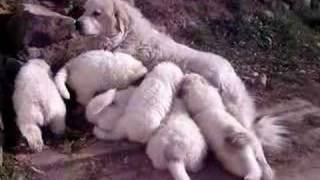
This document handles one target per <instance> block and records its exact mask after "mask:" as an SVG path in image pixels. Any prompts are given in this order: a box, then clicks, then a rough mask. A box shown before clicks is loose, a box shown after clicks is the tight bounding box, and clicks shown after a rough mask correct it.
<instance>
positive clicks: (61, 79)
mask: <svg viewBox="0 0 320 180" xmlns="http://www.w3.org/2000/svg"><path fill="white" fill-rule="evenodd" d="M67 79H68V70H67V68H66V66H64V67H62V68H61V69H60V70H59V71H58V72H57V74H56V76H55V78H54V81H55V83H56V86H57V88H58V91H59V92H60V94H61V96H62V97H63V98H65V99H70V93H69V91H68V89H67V86H66V81H67Z"/></svg>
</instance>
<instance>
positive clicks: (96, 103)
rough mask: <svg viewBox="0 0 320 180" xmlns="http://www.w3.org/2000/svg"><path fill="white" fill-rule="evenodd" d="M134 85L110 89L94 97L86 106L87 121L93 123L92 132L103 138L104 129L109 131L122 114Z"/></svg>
mask: <svg viewBox="0 0 320 180" xmlns="http://www.w3.org/2000/svg"><path fill="white" fill-rule="evenodd" d="M135 89H136V87H133V86H130V87H129V88H128V89H124V90H118V91H117V90H116V89H111V90H109V91H107V92H104V93H102V94H100V95H97V96H96V97H94V98H93V99H92V100H91V101H90V102H89V104H88V105H87V108H86V117H87V120H88V121H89V122H91V123H92V124H94V125H95V127H94V130H93V133H94V135H95V136H96V137H97V138H99V139H103V135H100V134H104V132H105V131H111V130H112V129H113V127H114V124H115V123H116V122H117V120H118V119H119V118H120V116H121V115H122V114H123V112H124V110H125V108H126V106H127V104H128V101H129V98H130V97H131V95H132V94H133V92H134V90H135Z"/></svg>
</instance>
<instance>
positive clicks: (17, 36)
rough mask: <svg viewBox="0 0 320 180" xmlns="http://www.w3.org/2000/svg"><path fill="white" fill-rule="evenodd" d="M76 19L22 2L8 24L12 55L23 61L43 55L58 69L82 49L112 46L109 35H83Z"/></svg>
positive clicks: (82, 50) (108, 47) (54, 68)
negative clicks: (109, 43)
mask: <svg viewBox="0 0 320 180" xmlns="http://www.w3.org/2000/svg"><path fill="white" fill-rule="evenodd" d="M74 22H75V20H74V19H73V18H71V17H68V16H64V15H62V14H59V13H57V12H53V11H51V10H50V9H48V8H46V7H44V6H41V5H36V4H22V5H21V7H19V8H18V12H17V13H16V14H15V15H13V17H12V18H11V19H10V20H9V22H8V23H7V25H6V29H7V36H8V37H9V39H8V42H7V44H8V45H7V47H9V48H8V49H10V50H11V51H10V54H12V55H13V56H14V57H17V59H18V60H20V61H22V62H26V61H27V60H29V59H32V58H42V59H44V60H45V61H46V62H47V63H48V64H50V65H51V67H52V69H53V71H55V70H57V69H59V68H60V67H61V66H62V65H64V64H65V62H67V61H68V60H70V59H71V58H72V57H75V56H77V55H79V54H80V53H82V52H85V51H88V50H94V49H102V48H104V49H110V48H111V47H110V46H109V45H108V43H106V42H108V39H107V38H105V37H102V36H101V37H99V36H98V37H84V36H80V35H79V33H78V32H77V31H76V29H75V25H74ZM9 42H10V43H9Z"/></svg>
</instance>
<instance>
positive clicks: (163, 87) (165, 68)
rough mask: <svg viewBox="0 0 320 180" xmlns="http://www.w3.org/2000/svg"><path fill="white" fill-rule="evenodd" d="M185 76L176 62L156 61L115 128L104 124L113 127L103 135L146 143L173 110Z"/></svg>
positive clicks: (107, 128) (114, 138)
mask: <svg viewBox="0 0 320 180" xmlns="http://www.w3.org/2000/svg"><path fill="white" fill-rule="evenodd" d="M182 78H183V73H182V72H181V70H180V69H179V68H178V67H177V66H176V65H174V64H172V63H161V64H159V65H157V66H156V67H155V68H154V69H153V70H152V71H151V72H150V73H148V74H147V75H146V77H145V79H144V80H143V81H142V83H141V84H140V86H138V87H137V88H136V90H135V91H134V92H133V94H132V96H131V97H130V99H129V101H128V105H127V106H126V108H125V110H124V112H123V115H122V116H121V117H120V118H119V119H117V120H116V121H117V122H116V125H114V127H112V128H111V127H101V128H103V129H106V130H109V129H112V130H111V131H108V132H107V131H105V132H104V137H101V138H102V139H106V140H119V139H123V138H127V139H129V140H130V141H133V142H140V143H147V142H148V140H149V139H150V137H151V135H152V133H153V132H154V131H155V130H156V129H157V128H158V127H159V126H160V123H161V121H162V120H163V119H164V118H165V116H166V115H167V113H168V112H169V111H170V107H171V104H172V99H173V97H174V95H175V93H176V91H177V88H178V87H179V84H180V82H181V80H182ZM105 125H107V124H105ZM95 130H97V129H95Z"/></svg>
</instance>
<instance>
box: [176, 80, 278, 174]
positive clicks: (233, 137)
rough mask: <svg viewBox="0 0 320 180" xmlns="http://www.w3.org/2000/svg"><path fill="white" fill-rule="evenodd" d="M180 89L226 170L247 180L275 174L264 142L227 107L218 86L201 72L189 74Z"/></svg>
mask: <svg viewBox="0 0 320 180" xmlns="http://www.w3.org/2000/svg"><path fill="white" fill-rule="evenodd" d="M181 89H182V96H183V98H184V100H185V102H186V104H187V108H188V110H189V111H190V113H191V115H192V117H193V119H194V120H195V122H196V123H197V124H198V126H199V128H200V129H201V131H202V133H203V134H204V136H205V138H206V139H207V143H208V144H209V145H210V147H211V149H212V150H213V151H214V152H215V154H216V156H217V158H218V159H219V160H220V161H221V162H222V164H223V165H224V167H225V168H226V169H227V170H229V171H230V172H232V173H233V174H235V175H237V176H240V177H243V178H244V179H245V180H260V179H262V177H263V171H264V173H265V177H264V178H267V179H271V178H272V177H273V172H272V170H271V168H270V166H269V165H268V163H267V162H266V160H265V158H264V154H263V151H261V148H262V147H261V144H260V143H257V142H258V141H256V138H255V136H254V135H253V134H252V133H251V132H249V130H248V129H246V128H244V127H243V126H242V125H241V124H240V122H239V121H237V120H236V119H235V118H234V117H233V116H232V115H230V114H229V113H228V112H227V111H226V108H225V106H224V104H223V102H222V99H221V96H220V94H219V92H218V89H217V88H214V87H212V86H210V85H209V84H208V82H207V81H206V80H205V79H204V78H203V77H202V76H200V75H196V74H189V75H186V76H185V78H184V80H183V84H182V87H181ZM261 153H262V154H261ZM261 156H263V157H261ZM259 163H261V164H259ZM260 165H261V166H262V169H261V167H260Z"/></svg>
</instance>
